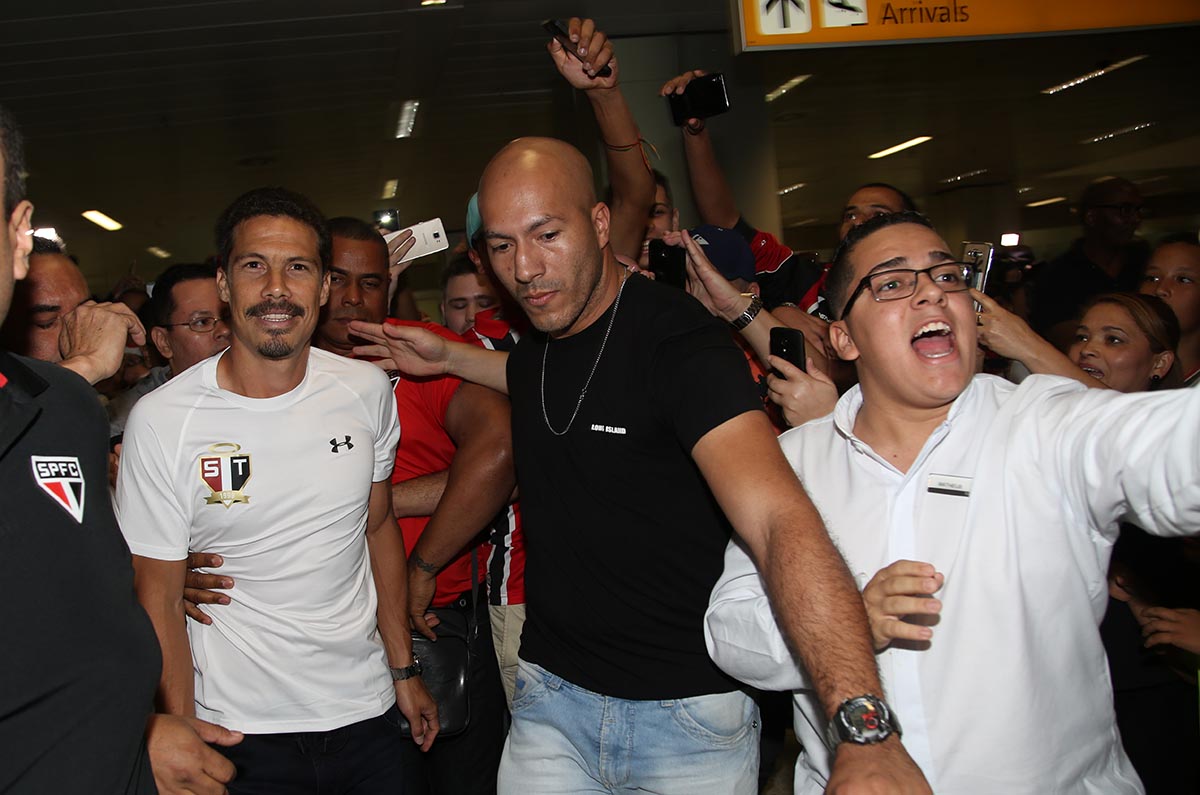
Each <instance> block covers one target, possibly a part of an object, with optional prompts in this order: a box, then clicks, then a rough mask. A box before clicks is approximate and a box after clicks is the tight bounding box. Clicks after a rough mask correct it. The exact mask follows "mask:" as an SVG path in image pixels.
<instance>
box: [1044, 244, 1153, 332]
mask: <svg viewBox="0 0 1200 795" xmlns="http://www.w3.org/2000/svg"><path fill="white" fill-rule="evenodd" d="M1147 256H1148V252H1147V250H1146V247H1145V245H1144V244H1143V243H1140V242H1135V243H1132V244H1130V245H1129V246H1127V247H1126V248H1125V249H1124V250H1123V252H1122V259H1123V261H1124V265H1123V266H1122V268H1121V271H1120V272H1119V273H1118V274H1117V277H1116V278H1115V279H1114V278H1113V277H1112V276H1109V275H1108V274H1107V273H1106V272H1105V271H1104V270H1103V269H1102V268H1100V266H1098V265H1096V264H1095V263H1094V262H1092V261H1091V260H1090V259H1088V257H1087V255H1086V254H1084V253H1083V241H1082V240H1076V241H1075V243H1074V244H1072V246H1071V248H1070V249H1068V250H1067V251H1066V252H1065V253H1063V254H1062V255H1061V256H1060V257H1058V258H1057V259H1055V260H1054V261H1053V262H1049V263H1047V264H1046V265H1045V267H1043V268H1042V271H1041V272H1040V273H1039V274H1038V275H1037V280H1036V281H1035V282H1034V287H1033V296H1032V306H1031V311H1030V317H1029V321H1030V323H1029V325H1030V326H1032V327H1033V330H1034V331H1036V332H1037V333H1038V334H1041V335H1042V336H1046V335H1047V334H1049V333H1050V330H1051V329H1052V328H1054V326H1055V325H1057V324H1058V323H1062V322H1063V321H1067V320H1076V319H1078V318H1079V310H1080V309H1082V308H1083V305H1084V304H1085V303H1087V301H1088V299H1090V298H1093V297H1094V296H1097V295H1102V294H1103V293H1112V292H1135V291H1136V290H1137V288H1138V282H1139V280H1140V279H1141V276H1142V271H1143V270H1145V264H1146V259H1147Z"/></svg>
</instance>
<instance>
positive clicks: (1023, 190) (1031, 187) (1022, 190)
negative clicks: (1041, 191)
mask: <svg viewBox="0 0 1200 795" xmlns="http://www.w3.org/2000/svg"><path fill="white" fill-rule="evenodd" d="M1031 190H1033V186H1032V185H1029V186H1027V187H1024V188H1017V193H1029V191H1031Z"/></svg>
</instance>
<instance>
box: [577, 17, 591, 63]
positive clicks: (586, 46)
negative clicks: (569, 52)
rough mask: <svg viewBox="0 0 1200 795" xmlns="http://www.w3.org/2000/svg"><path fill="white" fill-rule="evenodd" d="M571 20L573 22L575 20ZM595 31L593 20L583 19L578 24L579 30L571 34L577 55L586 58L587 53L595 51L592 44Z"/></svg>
mask: <svg viewBox="0 0 1200 795" xmlns="http://www.w3.org/2000/svg"><path fill="white" fill-rule="evenodd" d="M571 21H572V22H574V21H575V20H571ZM595 32H596V23H595V21H593V20H591V19H585V20H583V21H582V22H581V23H580V24H579V32H578V33H577V34H576V35H573V36H571V41H573V42H575V52H577V53H579V57H581V58H586V57H587V55H588V53H590V52H595V48H594V47H593V46H592V38H593V34H594V33H595Z"/></svg>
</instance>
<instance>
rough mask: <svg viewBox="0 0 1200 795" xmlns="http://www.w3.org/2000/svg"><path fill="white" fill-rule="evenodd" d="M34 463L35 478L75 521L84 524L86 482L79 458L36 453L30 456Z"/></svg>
mask: <svg viewBox="0 0 1200 795" xmlns="http://www.w3.org/2000/svg"><path fill="white" fill-rule="evenodd" d="M29 461H30V463H31V464H33V479H34V480H36V481H37V484H38V485H39V486H41V487H42V491H44V492H46V493H47V494H49V495H50V496H51V497H52V498H53V499H54V501H55V502H57V503H58V504H59V505H61V506H62V507H63V509H64V510H66V512H67V513H69V514H71V516H74V517H75V521H77V522H79V523H80V524H83V497H84V485H85V484H84V482H83V470H82V469H81V468H80V466H79V459H78V458H75V457H74V456H70V457H68V456H56V455H34V456H30V457H29Z"/></svg>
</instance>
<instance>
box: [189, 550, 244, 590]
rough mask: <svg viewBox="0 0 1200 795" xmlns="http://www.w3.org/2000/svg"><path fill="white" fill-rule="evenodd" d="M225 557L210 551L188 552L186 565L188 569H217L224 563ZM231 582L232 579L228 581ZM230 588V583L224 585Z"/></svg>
mask: <svg viewBox="0 0 1200 795" xmlns="http://www.w3.org/2000/svg"><path fill="white" fill-rule="evenodd" d="M224 563H225V559H224V558H223V557H221V556H220V555H214V554H213V553H211V552H189V553H188V562H187V567H188V568H189V569H219V568H221V566H222V565H224ZM230 582H232V580H231V581H230ZM224 587H227V588H232V587H233V586H232V585H228V586H224Z"/></svg>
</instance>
